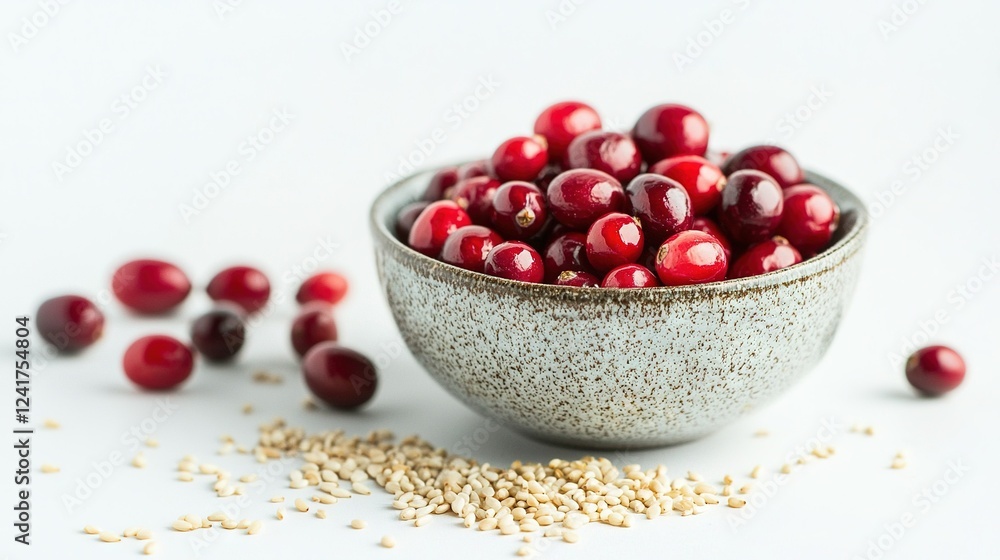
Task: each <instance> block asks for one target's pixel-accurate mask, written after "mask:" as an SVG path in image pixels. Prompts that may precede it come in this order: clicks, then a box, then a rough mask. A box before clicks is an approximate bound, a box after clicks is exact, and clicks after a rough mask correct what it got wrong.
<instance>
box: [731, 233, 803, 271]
mask: <svg viewBox="0 0 1000 560" xmlns="http://www.w3.org/2000/svg"><path fill="white" fill-rule="evenodd" d="M800 262H802V255H801V254H799V252H798V251H797V250H796V249H795V247H793V246H792V244H791V243H789V242H788V240H787V239H785V238H784V237H780V236H774V237H772V238H771V239H767V240H764V241H761V242H760V243H758V244H756V245H751V246H750V247H749V248H748V249H747V250H746V251H745V252H744V253H743V254H742V255H740V257H739V258H738V259H736V262H734V263H733V265H732V266H731V267H730V268H729V277H730V278H746V277H748V276H758V275H760V274H767V273H768V272H773V271H775V270H780V269H782V268H787V267H789V266H792V265H793V264H798V263H800Z"/></svg>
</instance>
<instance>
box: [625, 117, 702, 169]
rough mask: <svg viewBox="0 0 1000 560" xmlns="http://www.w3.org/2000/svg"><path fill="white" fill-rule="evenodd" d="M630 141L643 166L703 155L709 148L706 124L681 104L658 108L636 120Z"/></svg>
mask: <svg viewBox="0 0 1000 560" xmlns="http://www.w3.org/2000/svg"><path fill="white" fill-rule="evenodd" d="M632 138H633V139H634V140H635V143H636V145H637V146H638V147H639V151H640V152H642V156H643V158H644V159H645V160H646V163H649V164H653V163H656V162H658V161H660V160H661V159H664V158H668V157H673V156H687V155H693V156H702V155H705V150H706V149H707V148H708V122H706V121H705V118H704V117H702V116H701V115H700V114H699V113H698V112H697V111H695V110H694V109H692V108H690V107H685V106H684V105H673V104H666V105H657V106H656V107H653V108H652V109H650V110H648V111H646V112H645V113H643V114H642V116H641V117H639V120H638V122H636V123H635V128H633V129H632Z"/></svg>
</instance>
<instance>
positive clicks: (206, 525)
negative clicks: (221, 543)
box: [201, 519, 212, 529]
mask: <svg viewBox="0 0 1000 560" xmlns="http://www.w3.org/2000/svg"><path fill="white" fill-rule="evenodd" d="M201 528H202V529H211V528H212V522H211V521H209V520H207V519H202V520H201Z"/></svg>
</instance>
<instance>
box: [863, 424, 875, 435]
mask: <svg viewBox="0 0 1000 560" xmlns="http://www.w3.org/2000/svg"><path fill="white" fill-rule="evenodd" d="M865 435H866V436H873V435H875V427H874V426H868V427H867V428H865Z"/></svg>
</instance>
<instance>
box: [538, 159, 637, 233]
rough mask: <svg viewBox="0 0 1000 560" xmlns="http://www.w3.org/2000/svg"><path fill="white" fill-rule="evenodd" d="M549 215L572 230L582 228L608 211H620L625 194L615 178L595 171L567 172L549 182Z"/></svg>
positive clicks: (577, 170)
mask: <svg viewBox="0 0 1000 560" xmlns="http://www.w3.org/2000/svg"><path fill="white" fill-rule="evenodd" d="M547 195H548V196H547V199H548V201H549V212H551V213H552V216H553V217H555V219H556V220H559V222H560V223H562V224H564V225H566V226H568V227H570V228H572V229H578V230H579V229H585V228H587V227H590V224H592V223H594V220H596V219H597V218H600V217H601V216H603V215H605V214H607V213H609V212H619V211H621V209H622V206H623V205H624V204H625V191H624V189H622V185H621V183H619V182H618V180H617V179H615V178H614V177H612V176H611V175H608V174H607V173H604V172H603V171H597V170H594V169H570V170H569V171H564V172H562V173H560V174H559V176H557V177H556V178H555V179H553V180H552V182H551V183H549V188H548V192H547Z"/></svg>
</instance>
